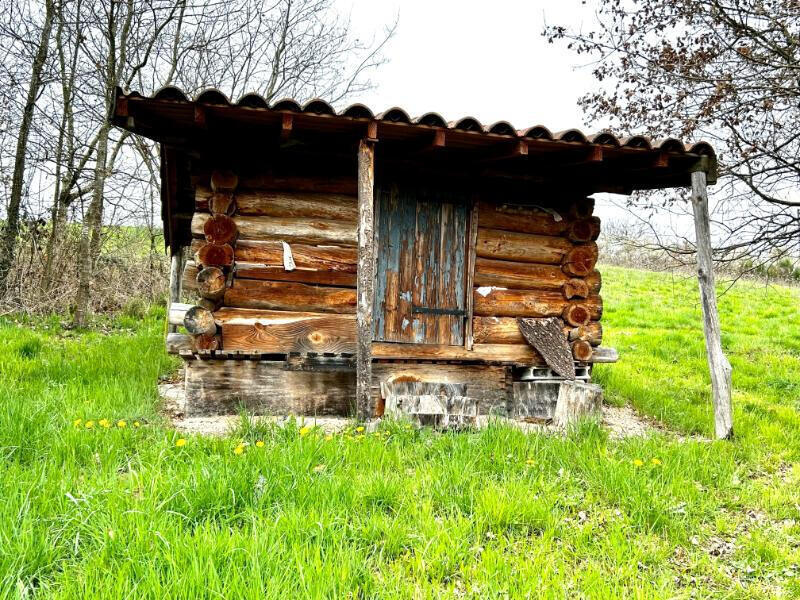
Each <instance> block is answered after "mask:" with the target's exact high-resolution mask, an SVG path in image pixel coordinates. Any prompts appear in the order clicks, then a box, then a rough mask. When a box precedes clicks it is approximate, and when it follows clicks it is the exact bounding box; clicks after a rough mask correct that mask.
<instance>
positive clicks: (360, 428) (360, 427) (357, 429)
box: [356, 425, 364, 433]
mask: <svg viewBox="0 0 800 600" xmlns="http://www.w3.org/2000/svg"><path fill="white" fill-rule="evenodd" d="M356 431H357V432H358V433H361V432H363V431H364V426H363V425H359V426H358V427H356Z"/></svg>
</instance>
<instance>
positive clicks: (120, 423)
mask: <svg viewBox="0 0 800 600" xmlns="http://www.w3.org/2000/svg"><path fill="white" fill-rule="evenodd" d="M127 426H128V424H127V423H126V422H125V421H123V420H122V419H120V420H119V421H117V427H119V428H120V429H125V428H126V427H127Z"/></svg>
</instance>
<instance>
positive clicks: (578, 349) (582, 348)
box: [572, 340, 592, 362]
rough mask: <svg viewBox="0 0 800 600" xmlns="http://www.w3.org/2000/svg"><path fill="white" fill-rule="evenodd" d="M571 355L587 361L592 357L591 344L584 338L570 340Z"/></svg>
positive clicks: (576, 358)
mask: <svg viewBox="0 0 800 600" xmlns="http://www.w3.org/2000/svg"><path fill="white" fill-rule="evenodd" d="M572 356H573V358H574V359H575V360H579V361H581V362H587V361H589V360H590V359H591V358H592V345H591V344H590V343H589V342H587V341H584V340H577V341H575V342H572Z"/></svg>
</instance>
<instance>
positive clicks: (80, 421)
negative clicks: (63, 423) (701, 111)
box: [72, 419, 83, 427]
mask: <svg viewBox="0 0 800 600" xmlns="http://www.w3.org/2000/svg"><path fill="white" fill-rule="evenodd" d="M81 423H83V419H75V420H74V421H73V422H72V424H73V425H74V426H75V427H80V426H81Z"/></svg>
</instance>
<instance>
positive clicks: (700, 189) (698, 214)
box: [692, 158, 733, 439]
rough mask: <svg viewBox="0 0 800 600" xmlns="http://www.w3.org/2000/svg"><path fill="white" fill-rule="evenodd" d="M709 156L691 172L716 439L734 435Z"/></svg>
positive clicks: (729, 369)
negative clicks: (709, 188) (712, 220)
mask: <svg viewBox="0 0 800 600" xmlns="http://www.w3.org/2000/svg"><path fill="white" fill-rule="evenodd" d="M707 172H708V159H707V158H704V159H703V160H701V161H700V162H699V163H698V165H697V167H695V169H694V170H693V171H692V209H693V211H694V228H695V234H696V238H697V240H696V243H697V280H698V282H699V284H700V302H701V304H702V307H703V332H704V334H705V338H706V354H707V356H708V367H709V370H710V371H711V394H712V402H713V404H714V433H715V436H716V438H717V439H729V438H731V437H733V408H732V405H731V391H732V386H731V370H732V369H731V364H730V362H728V359H727V357H726V356H725V353H724V352H723V351H722V339H721V328H720V323H719V312H718V311H717V296H716V290H715V288H714V263H713V259H712V254H711V225H710V223H709V214H708V194H707V192H706V173H707Z"/></svg>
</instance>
